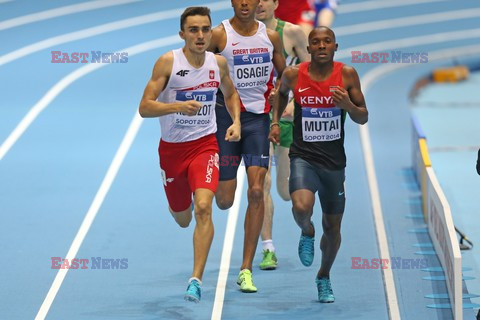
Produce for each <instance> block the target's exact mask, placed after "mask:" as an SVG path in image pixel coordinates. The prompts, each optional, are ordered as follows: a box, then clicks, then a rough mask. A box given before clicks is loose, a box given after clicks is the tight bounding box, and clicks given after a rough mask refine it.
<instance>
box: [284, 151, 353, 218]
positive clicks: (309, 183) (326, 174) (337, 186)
mask: <svg viewBox="0 0 480 320" xmlns="http://www.w3.org/2000/svg"><path fill="white" fill-rule="evenodd" d="M344 182H345V169H341V170H328V169H324V168H320V167H317V166H314V165H312V164H310V163H309V162H307V161H306V160H304V159H302V158H300V157H292V158H291V159H290V178H289V190H290V194H292V193H293V192H294V191H296V190H300V189H308V190H310V191H312V192H313V193H315V192H317V191H318V198H319V199H320V203H321V205H322V211H323V212H324V213H325V214H337V213H343V212H344V210H345V187H344V184H343V183H344Z"/></svg>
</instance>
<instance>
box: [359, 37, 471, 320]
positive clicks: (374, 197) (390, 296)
mask: <svg viewBox="0 0 480 320" xmlns="http://www.w3.org/2000/svg"><path fill="white" fill-rule="evenodd" d="M459 52H460V53H459ZM479 53H480V46H478V45H477V46H465V47H461V48H456V49H455V50H454V52H452V49H451V48H448V49H443V50H438V51H434V52H432V53H431V54H430V55H429V57H428V59H429V62H431V61H437V60H442V59H448V58H454V57H458V56H465V55H475V54H479ZM412 66H414V64H387V65H382V66H380V67H377V68H375V69H373V70H370V71H368V72H367V73H366V74H365V75H364V76H363V77H362V81H361V83H362V86H363V91H364V94H365V95H366V94H367V92H368V90H369V89H370V87H371V86H372V85H373V83H375V82H376V81H378V80H379V79H380V78H382V77H384V76H385V75H387V74H388V73H391V72H393V71H396V70H399V69H401V68H406V67H412ZM359 131H360V139H361V142H362V150H363V155H364V161H365V167H366V171H367V178H368V184H369V188H370V197H371V201H372V206H373V217H374V223H375V230H376V232H377V241H378V248H379V253H380V258H381V259H390V250H389V248H388V241H387V236H386V234H387V233H386V230H385V223H384V220H383V212H382V205H381V201H380V192H379V190H378V180H377V174H376V171H375V163H374V161H373V152H372V145H371V140H370V132H369V129H368V123H367V124H365V125H363V126H359ZM382 273H383V280H384V286H385V294H386V299H387V308H388V313H389V318H390V319H391V320H397V319H400V310H399V307H398V299H397V294H396V289H395V280H394V277H393V271H392V269H390V268H387V269H382Z"/></svg>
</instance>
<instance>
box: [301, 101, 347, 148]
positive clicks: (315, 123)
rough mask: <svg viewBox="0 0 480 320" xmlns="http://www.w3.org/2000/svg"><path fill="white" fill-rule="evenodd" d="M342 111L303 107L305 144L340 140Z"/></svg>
mask: <svg viewBox="0 0 480 320" xmlns="http://www.w3.org/2000/svg"><path fill="white" fill-rule="evenodd" d="M341 114H342V110H341V109H339V108H337V107H333V108H309V107H302V135H303V141H305V142H320V141H333V140H338V139H340V134H341V121H342V119H341Z"/></svg>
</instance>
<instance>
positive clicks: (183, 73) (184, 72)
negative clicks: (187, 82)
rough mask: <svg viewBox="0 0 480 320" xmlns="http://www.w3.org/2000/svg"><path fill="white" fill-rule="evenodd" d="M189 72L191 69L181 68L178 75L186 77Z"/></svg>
mask: <svg viewBox="0 0 480 320" xmlns="http://www.w3.org/2000/svg"><path fill="white" fill-rule="evenodd" d="M189 72H190V70H180V71H178V72H177V73H176V75H177V76H180V77H185V76H186V75H187V74H188V73H189Z"/></svg>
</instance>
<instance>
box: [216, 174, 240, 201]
mask: <svg viewBox="0 0 480 320" xmlns="http://www.w3.org/2000/svg"><path fill="white" fill-rule="evenodd" d="M220 170H221V169H220ZM236 189H237V178H235V179H231V180H225V181H219V182H218V189H217V193H216V194H215V201H216V202H217V206H218V208H219V209H221V210H226V209H229V208H230V207H231V206H232V205H233V201H234V200H235V190H236Z"/></svg>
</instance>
